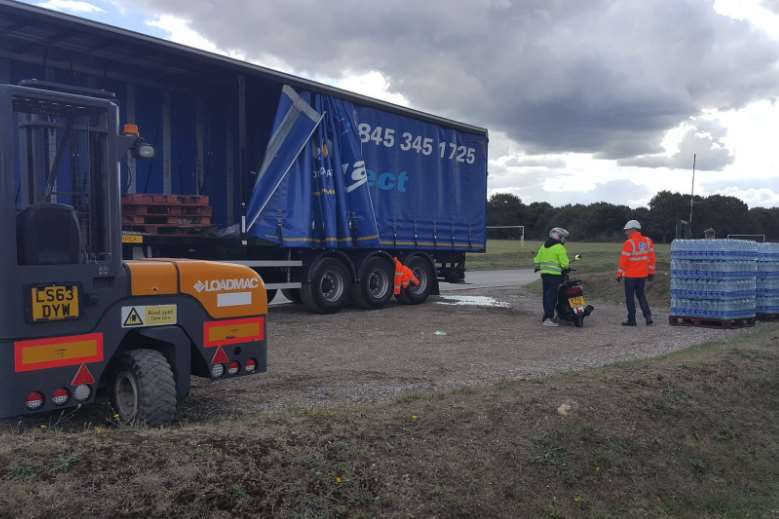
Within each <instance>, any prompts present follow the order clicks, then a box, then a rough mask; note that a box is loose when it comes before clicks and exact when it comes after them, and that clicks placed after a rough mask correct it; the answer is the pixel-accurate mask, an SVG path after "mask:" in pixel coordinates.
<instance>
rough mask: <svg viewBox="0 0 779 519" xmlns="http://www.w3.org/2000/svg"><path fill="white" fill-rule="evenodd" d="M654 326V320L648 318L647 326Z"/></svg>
mask: <svg viewBox="0 0 779 519" xmlns="http://www.w3.org/2000/svg"><path fill="white" fill-rule="evenodd" d="M653 324H655V322H654V321H653V320H652V318H651V317H647V318H646V325H647V326H652V325H653Z"/></svg>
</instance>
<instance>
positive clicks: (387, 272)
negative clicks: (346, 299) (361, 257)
mask: <svg viewBox="0 0 779 519" xmlns="http://www.w3.org/2000/svg"><path fill="white" fill-rule="evenodd" d="M394 276H395V270H394V267H393V265H392V263H390V262H389V261H388V260H387V259H386V258H383V257H381V256H372V257H370V258H368V260H367V261H366V262H364V263H363V264H362V265H361V266H360V282H359V283H358V284H356V285H355V286H354V290H353V297H354V301H355V303H356V304H357V306H360V307H362V308H366V309H372V308H381V307H382V306H385V305H386V304H387V303H389V301H390V299H392V287H393V284H394Z"/></svg>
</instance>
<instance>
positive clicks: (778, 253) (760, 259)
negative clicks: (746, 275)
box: [757, 243, 779, 321]
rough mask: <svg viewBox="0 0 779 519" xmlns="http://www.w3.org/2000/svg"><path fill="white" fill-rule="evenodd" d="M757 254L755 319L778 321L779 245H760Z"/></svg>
mask: <svg viewBox="0 0 779 519" xmlns="http://www.w3.org/2000/svg"><path fill="white" fill-rule="evenodd" d="M757 252H758V254H757V318H758V319H759V320H761V321H779V243H761V244H759V245H758V246H757Z"/></svg>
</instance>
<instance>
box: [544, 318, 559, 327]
mask: <svg viewBox="0 0 779 519" xmlns="http://www.w3.org/2000/svg"><path fill="white" fill-rule="evenodd" d="M543 325H544V326H551V327H553V328H557V327H558V326H560V325H559V324H557V323H556V322H554V321H553V320H551V319H544V322H543Z"/></svg>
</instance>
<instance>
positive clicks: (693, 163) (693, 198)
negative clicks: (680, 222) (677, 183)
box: [689, 153, 696, 235]
mask: <svg viewBox="0 0 779 519" xmlns="http://www.w3.org/2000/svg"><path fill="white" fill-rule="evenodd" d="M695 155H696V154H695V153H693V154H692V188H690V220H689V226H690V235H692V208H693V206H694V205H695Z"/></svg>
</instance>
